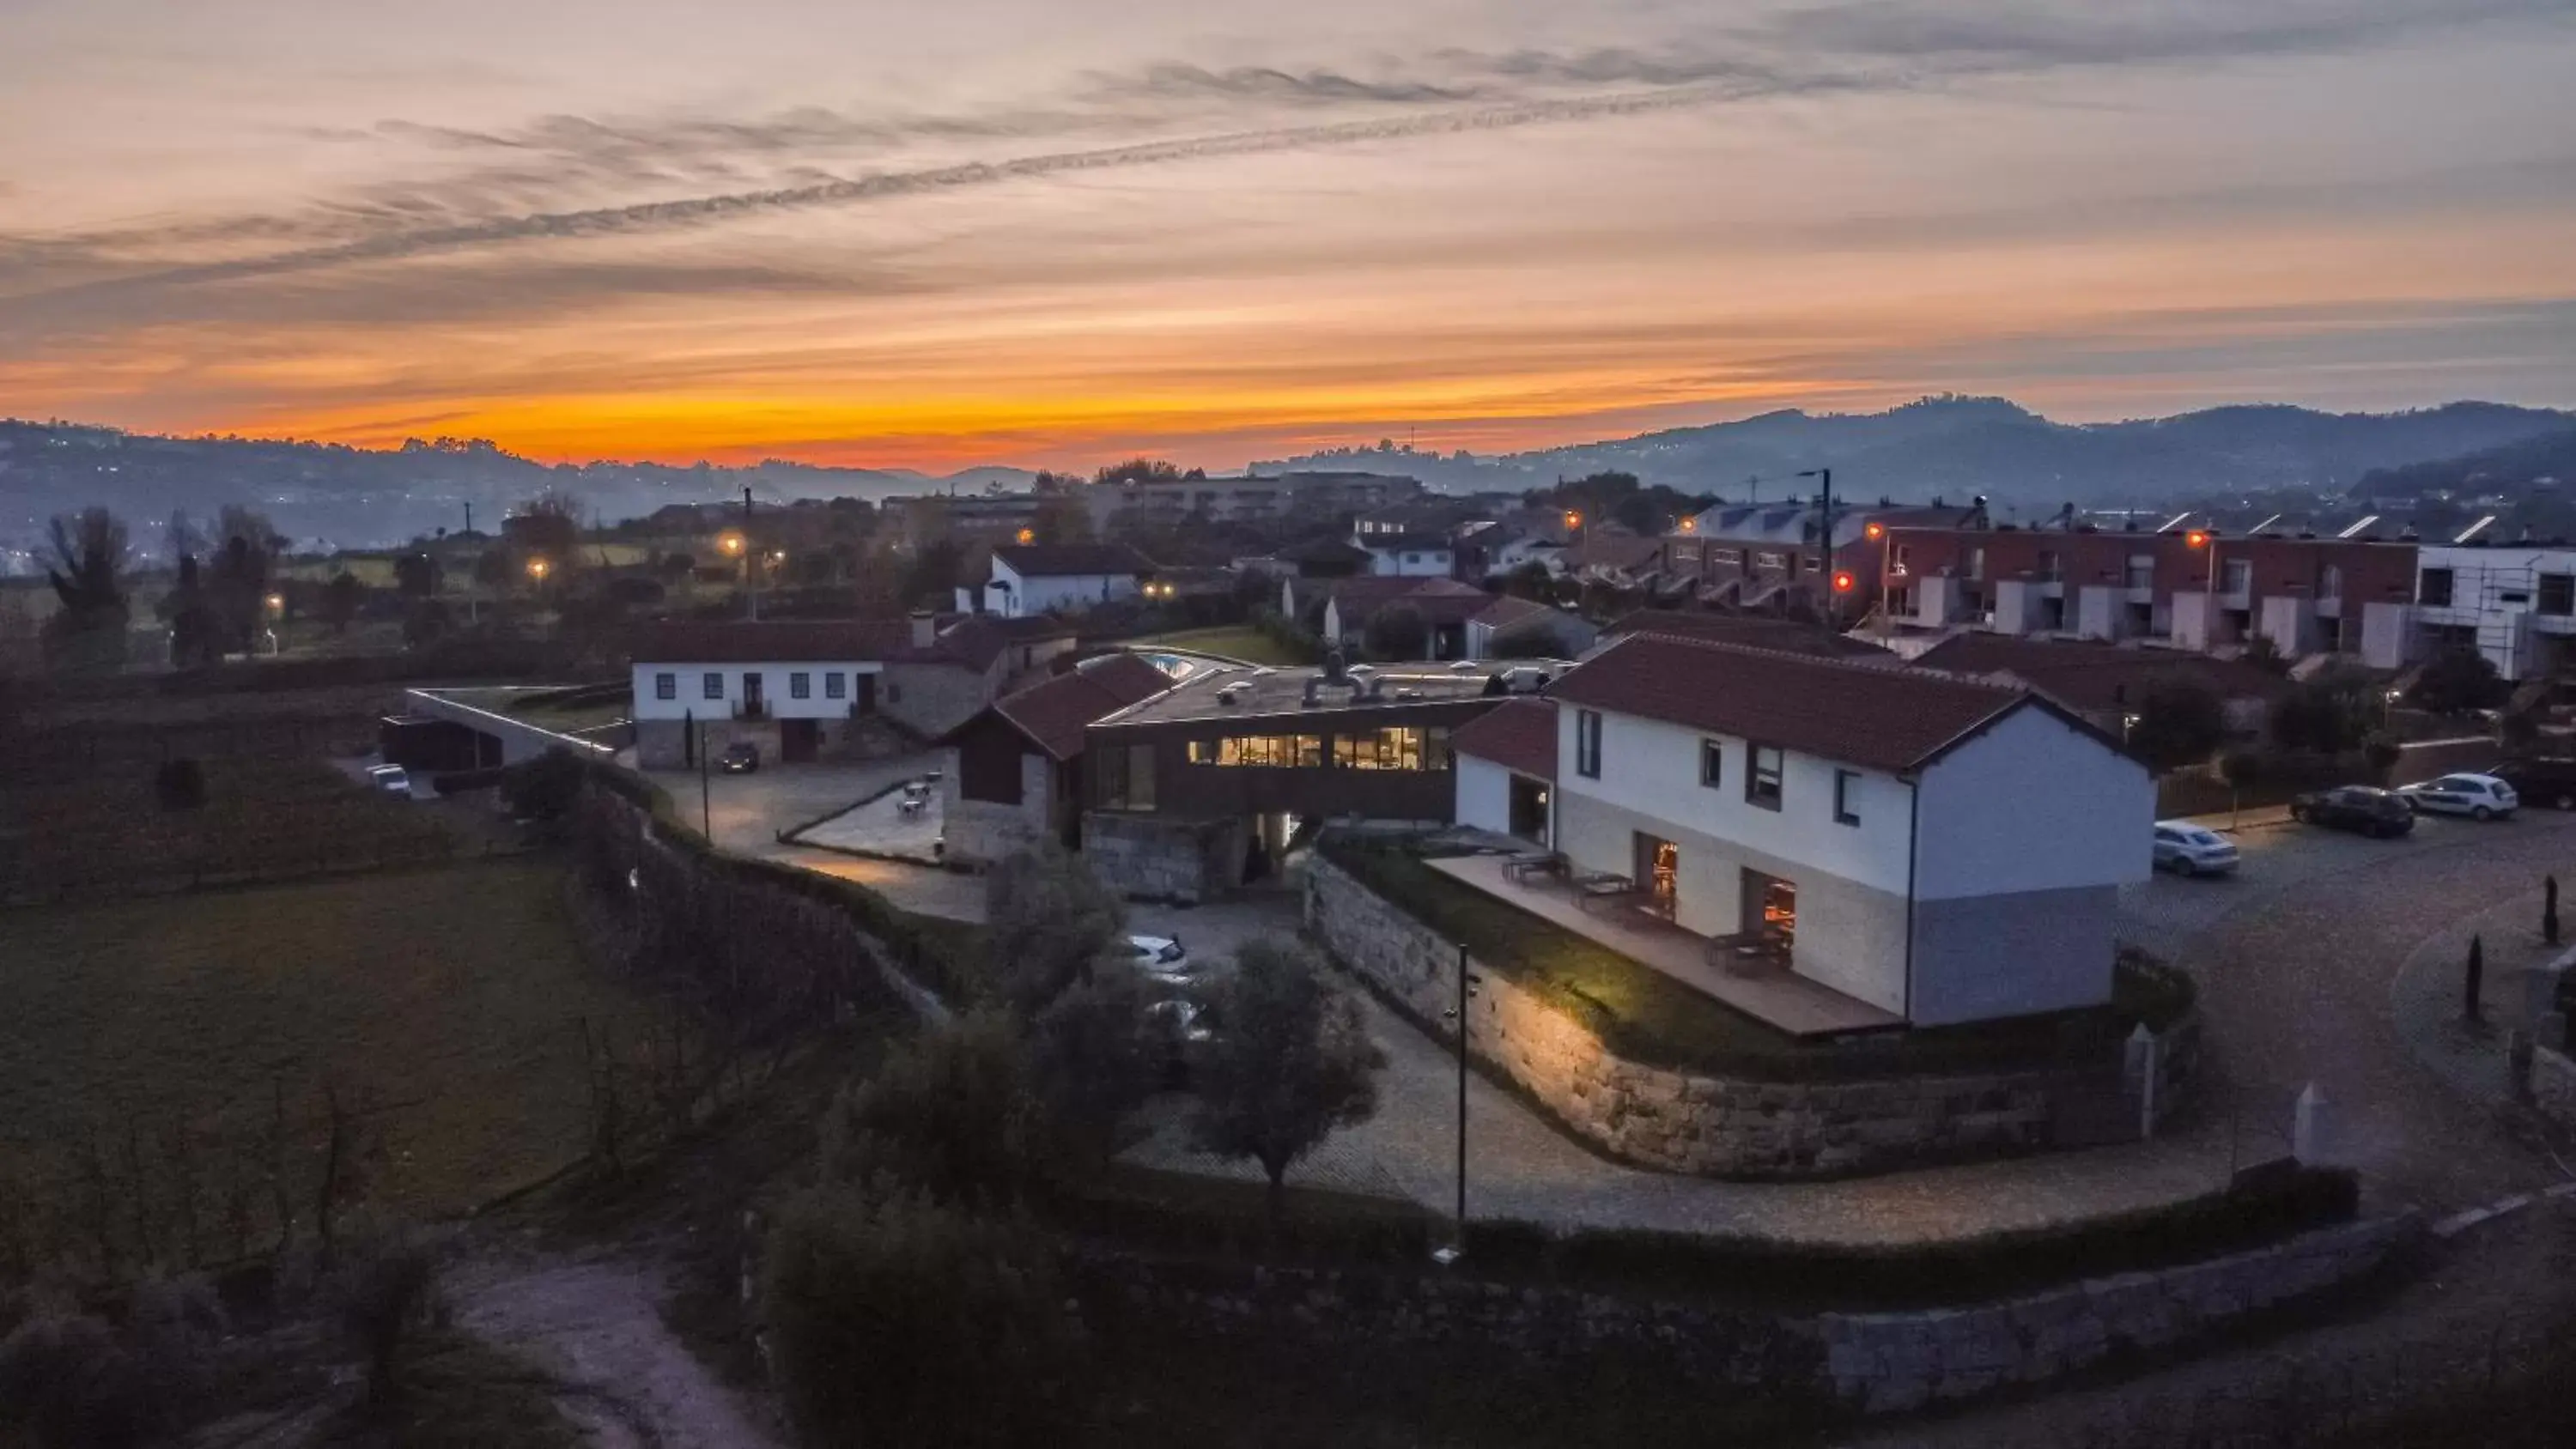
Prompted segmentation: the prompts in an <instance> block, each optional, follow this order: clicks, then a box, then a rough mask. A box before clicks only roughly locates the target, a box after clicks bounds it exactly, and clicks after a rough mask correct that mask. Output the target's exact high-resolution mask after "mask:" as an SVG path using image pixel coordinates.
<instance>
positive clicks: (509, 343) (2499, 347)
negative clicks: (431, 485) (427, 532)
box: [0, 0, 2576, 469]
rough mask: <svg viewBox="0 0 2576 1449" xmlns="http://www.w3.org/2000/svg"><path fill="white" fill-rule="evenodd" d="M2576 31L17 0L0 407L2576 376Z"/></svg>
mask: <svg viewBox="0 0 2576 1449" xmlns="http://www.w3.org/2000/svg"><path fill="white" fill-rule="evenodd" d="M2570 76H2576V0H2122V3H2120V4H2117V5H2106V4H2100V3H2080V0H1937V3H1936V0H1587V3H1585V4H1582V5H1565V4H1562V3H1545V4H1542V3H1537V0H1367V3H1362V0H1301V3H1298V4H1294V5H1281V4H1277V3H1274V0H1262V3H1255V0H1121V3H1118V4H1114V5H1113V4H1108V3H1103V0H945V3H941V4H937V5H930V4H923V3H920V0H909V3H904V0H729V3H727V4H724V5H709V4H704V3H700V0H440V3H438V4H434V5H390V4H370V3H351V0H0V415H4V416H19V417H39V418H41V417H62V418H68V419H74V420H79V421H84V422H95V423H106V424H112V425H117V426H123V427H129V428H135V429H140V430H152V431H172V432H185V433H197V432H209V431H212V432H232V433H242V434H250V435H260V436H274V437H301V438H316V439H325V440H332V441H341V442H350V443H359V444H368V445H382V444H391V443H396V442H399V441H400V440H401V439H403V438H405V437H409V436H420V437H430V436H437V435H452V436H460V437H463V436H473V437H488V438H491V439H494V440H496V441H498V442H500V443H501V444H503V445H504V446H506V447H509V448H511V449H513V450H514V451H518V452H522V453H525V454H528V455H530V456H534V457H538V458H542V459H548V460H556V459H589V458H597V457H615V458H658V459H664V460H672V461H687V460H694V459H697V458H701V457H704V458H710V459H713V460H716V461H720V462H740V461H750V460H756V459H759V458H763V457H793V458H803V459H809V460H813V461H818V462H839V463H852V464H866V465H872V466H891V465H903V466H914V467H925V468H933V469H945V468H951V467H957V466H961V465H965V464H970V463H978V462H1003V461H1007V462H1017V463H1023V464H1029V465H1038V464H1047V465H1055V466H1084V465H1088V464H1092V463H1096V462H1099V461H1102V460H1105V459H1109V458H1113V457H1119V456H1125V455H1128V454H1131V453H1135V452H1139V451H1144V452H1153V453H1158V454H1164V455H1168V456H1173V457H1176V458H1180V459H1183V460H1185V461H1189V462H1196V463H1201V464H1205V465H1208V466H1211V467H1222V466H1232V465H1235V464H1239V463H1241V462H1243V461H1245V460H1247V459H1252V458H1266V457H1280V456H1286V455H1288V454H1291V453H1294V452H1298V451H1302V450H1305V449H1307V448H1310V447H1314V446H1318V445H1327V444H1335V443H1343V442H1354V441H1356V442H1369V441H1373V440H1375V439H1376V438H1378V437H1380V436H1393V437H1396V438H1398V439H1403V438H1407V437H1412V438H1415V439H1418V441H1419V443H1420V444H1421V445H1422V446H1424V447H1426V448H1429V447H1438V448H1443V449H1447V448H1457V447H1466V448H1472V449H1475V450H1477V451H1479V452H1493V451H1509V450H1515V449H1523V448H1532V447H1543V446H1548V445H1552V444H1556V443H1563V442H1574V441H1582V440H1586V439H1592V438H1600V437H1614V436H1621V435H1625V434H1629V433H1634V432H1638V431H1642V430H1645V429H1648V428H1655V427H1671V426H1679V425H1684V424H1690V423H1699V422H1711V421H1718V420H1722V419H1726V418H1733V417H1742V416H1747V415H1750V414H1753V413H1757V412H1763V411H1768V410H1770V409H1773V408H1778V407H1790V406H1798V407H1806V408H1809V409H1815V410H1866V409H1875V408H1878V407H1883V406H1886V405H1889V404H1891V403H1896V402H1901V401H1904V400H1907V399H1909V398H1912V397H1914V396H1917V395H1920V394H1923V393H1926V392H1936V391H1959V392H1969V393H1998V394H2004V395H2007V396H2010V397H2013V398H2015V399H2016V400H2018V401H2020V402H2023V403H2024V404H2026V405H2029V406H2032V407H2035V408H2037V409H2039V410H2040V411H2042V412H2045V413H2048V414H2049V415H2051V416H2055V417H2060V418H2066V419H2090V418H2114V417H2133V416H2149V415H2159V414H2165V413H2170V412H2175V411H2180V410H2184V409H2187V408H2192V407H2199V406H2207V405H2212V404H2216V403H2222V402H2234V401H2258V400H2259V401H2286V402H2300V403H2307V404H2310V405H2314V406H2321V407H2329V408H2336V409H2348V410H2363V409H2369V410H2378V409H2388V408H2398V407H2408V406H2422V405H2429V404H2433V403H2438V402H2442V401H2446V400H2450V399H2454V398H2461V397H2481V398H2488V399H2492V400H2497V401H2507V402H2520V403H2528V404H2536V405H2547V406H2568V405H2571V404H2576V86H2571V85H2569V84H2568V77H2570Z"/></svg>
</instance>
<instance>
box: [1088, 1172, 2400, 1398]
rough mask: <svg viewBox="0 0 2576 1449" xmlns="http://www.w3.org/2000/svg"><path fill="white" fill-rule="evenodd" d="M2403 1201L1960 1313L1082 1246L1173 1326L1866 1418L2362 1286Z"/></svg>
mask: <svg viewBox="0 0 2576 1449" xmlns="http://www.w3.org/2000/svg"><path fill="white" fill-rule="evenodd" d="M2422 1233H2423V1225H2422V1220H2421V1219H2420V1218H2419V1217H2417V1216H2416V1215H2415V1214H2413V1213H2411V1212H2410V1213H2406V1214H2404V1215H2401V1216H2398V1217H2393V1218H2380V1219H2374V1220H2370V1221H2365V1222H2355V1223H2346V1224H2343V1225H2340V1226H2337V1227H2331V1228H2322V1229H2319V1230H2317V1231H2315V1232H2311V1233H2305V1234H2301V1235H2300V1236H2298V1237H2294V1238H2290V1239H2288V1240H2286V1241H2283V1242H2280V1243H2275V1244H2273V1245H2271V1246H2269V1247H2264V1248H2256V1249H2253V1250H2250V1251H2247V1252H2243V1253H2235V1254H2231V1255H2228V1256H2226V1257H2220V1258H2212V1259H2208V1260H2206V1261H2204V1262H2199V1263H2189V1264H2184V1265H2182V1266H2179V1267H2174V1268H2167V1269H2162V1270H2160V1271H2157V1272H2152V1273H2124V1274H2120V1275H2117V1276H2114V1277H2108V1278H2094V1279H2085V1280H2082V1281H2078V1282H2074V1283H2069V1284H2065V1285H2063V1286H2061V1287H2057V1288H2052V1289H2049V1290H2046V1291H2044V1292H2040V1293H2033V1294H2029V1295H2027V1296H2024V1297H2020V1298H2013V1299H2007V1300H2004V1301H2001V1302H1994V1303H1987V1304H1981V1305H1975V1306H1970V1307H1963V1308H1942V1309H1921V1310H1912V1311H1907V1312H1902V1313H1825V1314H1817V1315H1810V1316H1792V1315H1786V1314H1771V1313H1764V1312H1760V1311H1756V1310H1748V1309H1742V1308H1725V1307H1716V1306H1709V1305H1703V1304H1692V1303H1677V1302H1669V1301H1661V1300H1656V1299H1651V1298H1643V1297H1638V1296H1634V1295H1629V1294H1615V1295H1614V1294H1607V1293H1598V1292H1585V1291H1579V1290H1574V1289H1566V1288H1556V1287H1536V1286H1527V1285H1521V1284H1505V1283H1496V1282H1486V1281H1479V1280H1477V1279H1474V1278H1468V1277H1450V1276H1445V1275H1438V1274H1404V1273H1396V1272H1388V1271H1375V1272H1372V1271H1368V1270H1363V1269H1327V1268H1277V1267H1269V1268H1257V1267H1245V1266H1240V1265H1234V1264H1215V1263H1196V1262H1194V1263H1178V1262H1169V1261H1161V1260H1149V1259H1142V1258H1138V1257H1134V1256H1130V1255H1124V1254H1098V1255H1094V1256H1090V1257H1087V1258H1085V1259H1084V1260H1082V1261H1081V1262H1080V1263H1079V1265H1078V1270H1077V1275H1076V1276H1077V1282H1078V1285H1079V1287H1080V1289H1081V1291H1083V1292H1084V1293H1085V1294H1086V1295H1087V1296H1091V1297H1094V1298H1098V1297H1102V1296H1114V1298H1115V1299H1116V1300H1117V1301H1118V1302H1119V1304H1120V1306H1121V1307H1122V1308H1123V1309H1125V1310H1126V1311H1128V1312H1131V1313H1135V1314H1138V1315H1140V1316H1141V1317H1143V1318H1145V1319H1147V1320H1149V1321H1152V1322H1154V1323H1157V1324H1160V1325H1164V1326H1165V1328H1166V1329H1167V1330H1168V1331H1171V1332H1176V1333H1190V1334H1207V1335H1215V1336H1236V1337H1249V1338H1251V1339H1252V1340H1254V1341H1256V1342H1260V1343H1263V1344H1269V1345H1278V1344H1281V1343H1283V1342H1294V1341H1296V1340H1298V1339H1300V1338H1307V1339H1315V1340H1317V1341H1318V1342H1320V1343H1322V1344H1325V1345H1327V1346H1332V1345H1338V1346H1340V1347H1343V1348H1348V1347H1349V1346H1350V1345H1352V1344H1354V1343H1362V1344H1371V1345H1376V1344H1385V1345H1390V1346H1409V1345H1415V1344H1440V1343H1453V1344H1465V1345H1472V1346H1474V1348H1475V1349H1476V1351H1477V1352H1478V1353H1479V1354H1480V1355H1484V1356H1486V1360H1487V1361H1488V1362H1489V1363H1490V1364H1491V1367H1492V1371H1493V1372H1494V1373H1495V1374H1496V1375H1497V1376H1506V1375H1511V1374H1519V1373H1544V1374H1566V1373H1578V1374H1589V1373H1591V1372H1593V1371H1594V1370H1595V1368H1596V1367H1597V1365H1598V1362H1599V1356H1600V1355H1602V1354H1603V1353H1605V1352H1618V1351H1621V1350H1627V1351H1634V1352H1641V1353H1649V1354H1653V1355H1655V1356H1656V1357H1657V1358H1658V1359H1659V1360H1660V1363H1659V1367H1660V1368H1662V1369H1663V1370H1664V1371H1667V1372H1671V1373H1674V1374H1677V1375H1679V1376H1680V1377H1681V1378H1682V1379H1683V1380H1684V1381H1685V1382H1686V1383H1688V1384H1690V1385H1691V1386H1693V1387H1694V1388H1698V1389H1703V1390H1707V1391H1710V1392H1711V1393H1712V1395H1713V1398H1712V1402H1722V1401H1723V1398H1722V1392H1723V1391H1725V1390H1730V1389H1731V1390H1745V1389H1760V1390H1764V1391H1767V1392H1769V1393H1772V1394H1777V1395H1807V1396H1812V1397H1814V1398H1816V1399H1819V1400H1829V1401H1831V1402H1835V1403H1839V1404H1841V1405H1843V1406H1845V1407H1847V1408H1850V1409H1853V1410H1856V1411H1858V1412H1861V1413H1866V1414H1884V1413H1897V1412H1903V1411H1905V1410H1909V1409H1919V1408H1923V1407H1926V1406H1928V1405H1932V1404H1938V1403H1951V1402H1956V1401H1959V1400H1963V1399H1972V1398H1975V1397H1977V1396H1979V1395H1981V1394H1986V1393H1991V1392H1995V1391H1999V1390H2002V1389H2005V1388H2008V1387H2011V1386H2015V1385H2031V1384H2040V1383H2045V1382H2048V1381H2049V1380H2052V1379H2056V1378H2060V1377H2063V1376H2065V1375H2067V1374H2071V1373H2074V1372H2076V1371H2078V1370H2081V1369H2084V1368H2086V1367H2089V1366H2091V1365H2094V1364H2098V1363H2101V1362H2102V1361H2104V1360H2106V1359H2109V1358H2112V1357H2113V1356H2115V1355H2117V1354H2121V1353H2130V1352H2146V1351H2152V1350H2159V1349H2162V1350H2172V1349H2175V1348H2180V1347H2184V1346H2187V1345H2189V1344H2192V1343H2194V1342H2196V1341H2199V1340H2203V1339H2207V1338H2209V1337H2212V1336H2214V1335H2216V1334H2218V1333H2219V1332H2221V1331H2223V1330H2224V1329H2226V1328H2227V1327H2228V1326H2230V1325H2231V1324H2232V1323H2233V1322H2235V1321H2236V1320H2238V1319H2241V1318H2243V1317H2245V1316H2247V1315H2249V1314H2255V1313H2260V1312H2263V1311H2265V1310H2268V1309H2277V1308H2281V1307H2284V1306H2286V1305H2289V1304H2293V1303H2296V1302H2298V1301H2299V1300H2301V1299H2304V1298H2308V1297H2311V1296H2314V1295H2317V1294H2320V1293H2323V1292H2326V1291H2327V1290H2330V1289H2333V1288H2337V1287H2340V1286H2343V1285H2346V1284H2351V1283H2355V1282H2357V1281H2360V1280H2363V1279H2365V1278H2367V1277H2369V1276H2371V1275H2373V1274H2375V1273H2377V1272H2379V1271H2380V1270H2382V1269H2383V1268H2386V1267H2388V1266H2390V1265H2391V1264H2392V1263H2393V1262H2394V1261H2396V1260H2398V1259H2399V1258H2400V1257H2401V1256H2402V1255H2403V1254H2404V1252H2405V1251H2406V1250H2407V1249H2408V1248H2410V1247H2412V1246H2413V1245H2414V1244H2416V1243H2417V1242H2418V1241H2420V1239H2421V1237H2422Z"/></svg>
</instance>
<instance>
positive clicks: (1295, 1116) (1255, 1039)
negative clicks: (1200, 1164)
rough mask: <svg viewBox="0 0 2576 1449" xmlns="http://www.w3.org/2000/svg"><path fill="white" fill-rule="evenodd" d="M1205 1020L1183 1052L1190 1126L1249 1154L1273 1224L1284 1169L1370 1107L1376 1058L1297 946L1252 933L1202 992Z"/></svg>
mask: <svg viewBox="0 0 2576 1449" xmlns="http://www.w3.org/2000/svg"><path fill="white" fill-rule="evenodd" d="M1206 1005H1207V1014H1208V1017H1209V1018H1210V1019H1211V1020H1212V1021H1213V1022H1214V1023H1215V1029H1214V1032H1213V1033H1212V1035H1211V1036H1210V1037H1209V1039H1208V1040H1207V1041H1205V1042H1203V1043H1200V1044H1199V1047H1198V1049H1197V1051H1196V1052H1195V1054H1194V1056H1193V1060H1192V1068H1191V1087H1192V1090H1193V1091H1194V1092H1196V1093H1197V1095H1198V1103H1197V1110H1196V1112H1195V1113H1194V1115H1193V1117H1192V1119H1191V1133H1192V1136H1193V1137H1194V1138H1195V1139H1196V1140H1197V1142H1198V1145H1199V1146H1200V1147H1201V1148H1203V1149H1204V1150H1206V1151H1208V1152H1212V1153H1215V1154H1216V1155H1217V1156H1219V1157H1249V1158H1251V1159H1253V1160H1254V1161H1256V1162H1258V1163H1260V1164H1261V1170H1262V1172H1263V1173H1264V1174H1265V1175H1266V1176H1267V1177H1268V1178H1269V1179H1270V1222H1271V1226H1272V1227H1273V1229H1274V1230H1275V1229H1276V1228H1277V1226H1278V1223H1279V1219H1280V1216H1281V1213H1282V1211H1283V1209H1284V1208H1285V1206H1286V1203H1287V1177H1288V1169H1289V1168H1290V1167H1292V1166H1294V1165H1295V1164H1296V1162H1297V1160H1298V1159H1300V1158H1302V1157H1304V1156H1305V1155H1306V1154H1307V1153H1309V1152H1312V1151H1313V1150H1315V1148H1316V1146H1317V1145H1318V1144H1320V1143H1322V1142H1323V1140H1324V1138H1325V1137H1326V1136H1328V1135H1330V1134H1331V1132H1332V1131H1333V1129H1334V1128H1336V1127H1346V1126H1349V1125H1351V1124H1352V1123H1355V1122H1365V1121H1367V1120H1368V1119H1369V1117H1371V1116H1372V1115H1374V1114H1375V1113H1376V1111H1377V1083H1376V1081H1375V1079H1374V1078H1373V1076H1372V1075H1371V1074H1372V1073H1373V1072H1375V1071H1376V1070H1377V1069H1378V1068H1379V1067H1381V1066H1383V1065H1385V1062H1386V1058H1385V1055H1384V1054H1383V1053H1381V1052H1380V1051H1379V1050H1378V1049H1377V1044H1376V1043H1374V1042H1372V1041H1370V1040H1369V1039H1368V1032H1367V1030H1366V1029H1365V1028H1364V1027H1363V1025H1362V1024H1361V1021H1360V1014H1359V1008H1358V1006H1357V1004H1356V1003H1354V1002H1353V1001H1352V1000H1351V999H1350V998H1349V997H1347V996H1344V995H1343V994H1342V993H1341V992H1339V991H1337V990H1335V989H1334V988H1333V986H1332V985H1331V984H1330V983H1329V982H1327V981H1326V980H1325V979H1324V975H1323V969H1322V966H1321V964H1320V963H1319V962H1318V961H1317V960H1316V959H1315V956H1314V954H1313V953H1312V952H1310V951H1307V950H1305V949H1304V948H1302V947H1298V946H1293V945H1284V944H1279V943H1274V942H1268V941H1256V942H1253V943H1252V944H1250V945H1248V946H1245V947H1244V948H1243V949H1242V950H1240V951H1238V952H1236V953H1235V958H1234V969H1233V970H1232V971H1231V972H1229V973H1226V974H1225V975H1224V976H1223V977H1222V978H1221V979H1220V980H1218V981H1217V983H1216V984H1215V985H1214V986H1213V987H1211V988H1210V989H1209V990H1208V992H1207V993H1206Z"/></svg>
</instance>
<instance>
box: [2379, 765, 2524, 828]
mask: <svg viewBox="0 0 2576 1449" xmlns="http://www.w3.org/2000/svg"><path fill="white" fill-rule="evenodd" d="M2397 794H2398V797H2399V798H2400V799H2403V800H2404V801H2405V802H2406V803H2407V804H2409V805H2411V806H2413V807H2415V809H2416V810H2417V811H2418V812H2419V813H2420V812H2430V813H2432V814H2436V815H2466V816H2468V817H2469V818H2470V819H2472V820H2502V819H2504V818H2505V817H2506V816H2509V815H2511V814H2512V813H2513V812H2514V811H2515V809H2517V808H2518V807H2520V806H2521V804H2522V797H2521V796H2519V795H2516V794H2515V793H2514V792H2513V787H2512V786H2511V785H2508V784H2506V783H2505V782H2504V781H2502V780H2499V779H2497V778H2496V777H2495V776H2493V775H2444V776H2443V777H2442V778H2440V779H2438V780H2426V781H2423V782H2422V783H2420V784H2414V785H2400V786H2398V787H2397Z"/></svg>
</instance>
